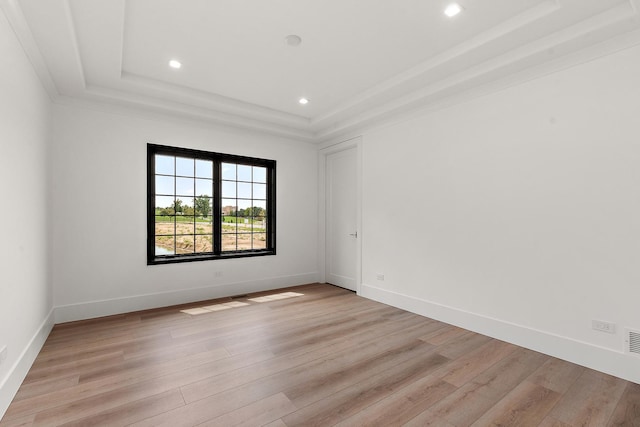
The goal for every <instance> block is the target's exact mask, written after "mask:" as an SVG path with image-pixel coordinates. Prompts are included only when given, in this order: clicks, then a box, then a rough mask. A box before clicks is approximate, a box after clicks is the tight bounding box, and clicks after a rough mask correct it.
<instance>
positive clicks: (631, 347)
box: [626, 329, 640, 356]
mask: <svg viewBox="0 0 640 427" xmlns="http://www.w3.org/2000/svg"><path fill="white" fill-rule="evenodd" d="M627 334H628V335H627V340H626V341H627V352H628V353H631V354H635V355H637V356H640V331H632V330H630V329H627Z"/></svg>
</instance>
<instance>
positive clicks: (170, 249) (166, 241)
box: [155, 236, 175, 255]
mask: <svg viewBox="0 0 640 427" xmlns="http://www.w3.org/2000/svg"><path fill="white" fill-rule="evenodd" d="M174 244H175V239H174V238H173V237H170V236H159V237H156V252H155V254H156V255H173V254H175V252H174Z"/></svg>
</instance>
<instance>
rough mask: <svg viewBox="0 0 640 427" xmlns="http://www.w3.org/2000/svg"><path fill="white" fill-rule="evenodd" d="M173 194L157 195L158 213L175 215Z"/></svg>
mask: <svg viewBox="0 0 640 427" xmlns="http://www.w3.org/2000/svg"><path fill="white" fill-rule="evenodd" d="M173 201H174V198H173V196H156V215H173V214H174V210H173Z"/></svg>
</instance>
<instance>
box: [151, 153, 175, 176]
mask: <svg viewBox="0 0 640 427" xmlns="http://www.w3.org/2000/svg"><path fill="white" fill-rule="evenodd" d="M174 159H175V157H173V156H160V155H156V158H155V161H156V173H159V174H162V175H173V163H174Z"/></svg>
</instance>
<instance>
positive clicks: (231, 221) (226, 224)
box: [222, 216, 238, 233]
mask: <svg viewBox="0 0 640 427" xmlns="http://www.w3.org/2000/svg"><path fill="white" fill-rule="evenodd" d="M237 228H238V226H237V223H236V217H234V216H226V217H224V219H223V220H222V232H223V233H235V232H236V231H237Z"/></svg>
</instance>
